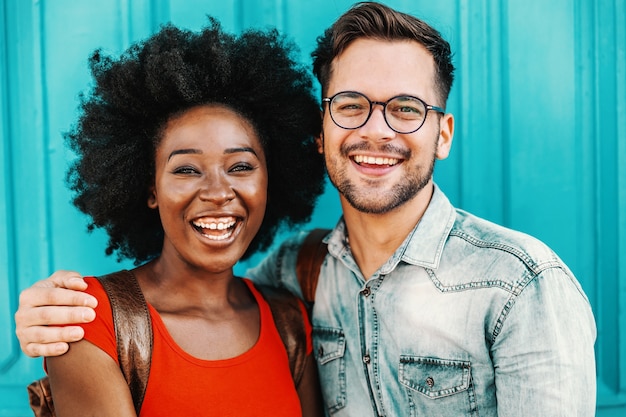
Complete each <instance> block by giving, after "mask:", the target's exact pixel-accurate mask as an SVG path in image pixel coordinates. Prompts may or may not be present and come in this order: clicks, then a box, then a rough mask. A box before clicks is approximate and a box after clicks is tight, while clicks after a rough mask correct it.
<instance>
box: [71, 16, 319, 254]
mask: <svg viewBox="0 0 626 417" xmlns="http://www.w3.org/2000/svg"><path fill="white" fill-rule="evenodd" d="M296 51H297V48H296V46H295V44H293V43H292V42H290V41H288V40H287V39H286V38H285V37H284V36H282V35H280V34H279V33H278V32H277V31H276V30H273V29H272V30H265V31H261V30H247V31H245V32H243V33H242V34H240V35H233V34H228V33H225V32H224V31H223V30H222V28H221V25H220V24H219V22H218V21H217V20H215V19H213V18H211V17H209V22H208V25H207V26H206V27H205V28H203V29H202V30H201V31H199V32H192V31H188V30H182V29H180V28H177V27H175V26H173V25H171V24H168V25H165V26H163V27H162V28H161V30H160V31H159V32H158V33H156V34H154V35H153V36H151V37H149V38H148V39H146V40H145V41H142V42H139V43H137V44H134V45H133V46H131V47H130V48H129V49H128V50H126V51H125V52H124V53H123V54H121V56H120V57H118V58H113V57H111V56H105V55H104V54H103V53H102V51H101V50H96V51H95V52H94V53H93V54H92V56H91V58H90V60H89V67H90V69H91V73H92V76H93V78H94V82H95V83H94V86H93V88H92V89H91V90H90V92H89V93H88V94H82V95H81V104H80V110H81V112H80V117H79V119H78V121H77V123H76V124H75V126H73V127H72V129H71V131H70V132H68V133H67V134H66V141H67V144H68V146H69V148H70V149H72V150H73V151H74V152H75V153H76V154H77V159H76V161H75V162H74V163H73V164H72V165H71V167H70V169H69V171H68V173H67V182H68V185H69V187H70V188H71V190H72V191H74V192H75V195H74V199H73V203H74V205H75V206H76V207H78V208H79V209H80V210H81V211H82V212H84V213H86V214H88V215H89V216H90V218H91V219H90V224H89V226H88V229H89V230H90V231H91V230H93V229H94V228H104V229H105V230H106V232H107V233H108V236H109V242H108V246H107V248H106V254H107V255H111V254H112V253H114V252H117V255H118V259H119V260H121V259H123V258H129V259H133V260H134V261H135V264H140V263H142V262H144V261H147V260H149V259H152V258H154V257H156V256H158V255H159V254H160V253H161V250H162V245H163V237H164V236H163V233H164V232H163V227H162V225H161V221H160V218H159V214H158V212H157V210H153V209H150V208H149V207H148V206H147V199H148V195H149V189H150V186H151V185H152V184H153V183H154V175H155V152H156V146H157V145H158V143H159V141H160V140H161V134H162V131H163V128H164V126H165V124H166V122H167V121H168V119H169V118H171V117H172V116H174V115H176V114H180V113H181V112H183V111H185V110H187V109H190V108H192V107H195V106H198V105H203V104H212V103H217V104H221V105H225V106H227V107H229V108H231V109H233V110H234V111H236V112H237V113H239V114H241V115H242V116H243V117H245V118H246V119H248V120H249V121H250V122H251V124H252V125H253V126H254V128H255V129H256V131H257V133H258V135H259V137H260V140H261V144H262V146H263V148H264V151H265V155H266V160H267V169H268V176H269V184H268V201H267V208H266V213H265V218H264V221H263V224H262V225H261V228H260V230H259V233H258V234H257V236H256V237H255V239H254V240H253V241H252V243H251V245H250V247H249V248H248V250H247V252H246V253H245V255H244V257H243V258H244V259H246V258H247V257H249V256H250V255H252V254H253V253H254V252H255V251H257V250H263V249H266V248H267V247H268V246H269V245H270V244H271V243H272V240H273V238H274V236H275V234H276V233H277V231H278V229H279V227H280V226H282V225H286V226H290V227H291V226H295V225H297V224H301V223H304V222H306V221H308V220H309V219H310V217H311V214H312V212H313V208H314V206H315V202H316V199H317V197H318V196H319V195H320V194H321V193H322V192H323V189H324V178H325V170H324V161H323V157H322V156H321V155H320V154H319V153H318V152H317V151H316V147H315V142H314V138H315V136H316V135H318V134H319V132H320V131H321V118H320V108H319V104H318V103H317V101H316V99H315V98H314V95H313V82H312V77H311V76H310V74H309V73H308V72H307V70H306V69H305V67H304V66H302V65H301V64H298V63H297V62H296V60H295V58H294V53H295V52H296Z"/></svg>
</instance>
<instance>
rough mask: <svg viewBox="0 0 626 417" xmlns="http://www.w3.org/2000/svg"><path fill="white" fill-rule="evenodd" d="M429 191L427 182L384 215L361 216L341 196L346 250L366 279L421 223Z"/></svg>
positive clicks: (429, 197)
mask: <svg viewBox="0 0 626 417" xmlns="http://www.w3.org/2000/svg"><path fill="white" fill-rule="evenodd" d="M433 191H434V186H433V184H432V182H431V183H429V185H427V186H426V187H424V188H423V189H422V190H421V191H420V192H419V193H418V194H417V195H416V196H415V197H414V198H413V199H412V200H410V201H407V202H406V203H404V204H403V205H401V206H399V207H397V208H395V209H394V210H392V211H390V212H388V213H385V214H369V213H363V212H361V211H358V210H356V209H355V208H354V207H352V206H351V205H350V204H349V203H348V202H347V201H346V200H345V199H344V198H343V197H341V206H342V208H343V216H344V220H345V223H346V229H347V232H348V237H349V242H350V249H351V251H352V255H353V256H354V259H355V260H356V263H357V265H358V266H359V268H360V269H361V273H362V274H363V276H364V277H365V279H366V280H367V279H369V278H370V277H371V276H372V275H373V274H374V272H376V271H377V270H378V269H379V268H380V267H381V266H382V265H383V264H384V263H385V262H387V260H388V259H389V258H390V257H391V255H393V253H394V252H395V251H396V250H397V249H398V248H399V247H400V245H401V244H402V242H404V240H405V239H406V237H407V236H408V235H409V233H410V232H411V230H413V228H414V227H415V225H416V224H417V223H418V222H419V221H420V220H421V218H422V216H423V215H424V212H425V211H426V208H427V207H428V204H429V203H430V199H431V197H432V195H433Z"/></svg>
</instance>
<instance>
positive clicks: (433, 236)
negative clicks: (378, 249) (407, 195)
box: [324, 184, 456, 274]
mask: <svg viewBox="0 0 626 417" xmlns="http://www.w3.org/2000/svg"><path fill="white" fill-rule="evenodd" d="M455 219H456V213H455V210H454V207H453V206H452V204H451V203H450V201H449V200H448V198H447V197H446V196H445V194H444V193H443V192H442V191H441V190H440V189H439V187H438V186H437V185H436V184H435V185H434V191H433V196H432V198H431V200H430V203H429V204H428V207H427V208H426V211H425V212H424V215H423V216H422V219H421V220H420V221H419V222H418V223H417V225H416V226H415V228H413V230H412V231H411V232H410V233H409V235H408V236H407V238H406V239H405V240H404V242H403V243H402V245H400V247H399V248H398V249H397V250H396V252H395V253H394V254H393V256H392V257H391V258H390V259H389V261H388V262H387V263H385V265H383V266H382V267H381V269H380V272H381V273H383V274H388V273H390V272H391V271H392V270H393V269H394V268H395V267H396V265H397V264H398V262H399V261H400V260H402V261H405V262H407V263H410V264H413V265H419V266H423V267H425V268H430V269H437V267H438V266H439V261H440V259H441V253H442V251H443V246H444V244H445V242H446V240H447V238H448V235H449V234H450V230H451V229H452V226H453V225H454V221H455ZM324 241H325V242H327V243H328V250H329V252H330V253H331V254H333V255H335V256H336V257H339V256H340V254H341V253H342V252H344V251H345V250H347V245H346V225H345V222H344V220H343V217H342V218H341V219H340V220H339V222H338V223H337V225H336V226H335V229H334V230H333V231H332V233H331V234H330V235H328V236H327V237H326V238H325V239H324Z"/></svg>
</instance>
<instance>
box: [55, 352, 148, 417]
mask: <svg viewBox="0 0 626 417" xmlns="http://www.w3.org/2000/svg"><path fill="white" fill-rule="evenodd" d="M46 365H47V369H48V376H49V378H50V388H51V390H52V398H53V401H54V407H55V411H56V415H57V417H67V416H77V417H78V416H80V417H83V416H87V415H89V416H111V417H113V416H115V417H136V416H137V415H136V413H135V409H134V406H133V400H132V397H131V394H130V389H129V388H128V385H127V384H126V380H125V379H124V376H123V375H122V371H121V370H120V367H119V366H118V365H117V363H116V362H115V361H114V360H113V358H111V357H110V356H109V355H108V354H107V353H105V352H104V351H103V350H101V349H100V348H98V347H97V346H95V345H93V344H91V343H90V342H87V341H80V342H75V343H71V344H70V348H69V350H68V352H67V353H66V354H65V355H62V356H57V357H51V358H47V359H46Z"/></svg>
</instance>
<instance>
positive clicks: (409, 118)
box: [330, 92, 427, 133]
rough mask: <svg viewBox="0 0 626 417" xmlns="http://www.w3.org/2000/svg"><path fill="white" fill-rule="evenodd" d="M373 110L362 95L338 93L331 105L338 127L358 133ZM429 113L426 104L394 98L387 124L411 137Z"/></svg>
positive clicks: (408, 97)
mask: <svg viewBox="0 0 626 417" xmlns="http://www.w3.org/2000/svg"><path fill="white" fill-rule="evenodd" d="M377 104H379V103H377ZM372 106H373V104H372V102H371V101H370V100H369V99H368V98H367V97H365V96H364V95H363V94H361V93H356V92H345V93H339V94H337V95H336V96H334V97H333V99H332V100H331V102H330V115H331V116H332V118H333V121H334V122H335V123H336V124H337V125H338V126H340V127H343V128H344V129H357V128H359V127H361V126H363V125H364V124H365V123H366V122H367V120H368V118H369V116H370V114H371V112H372ZM426 111H427V110H426V106H425V104H424V103H423V102H422V101H421V100H419V99H418V98H416V97H411V96H399V97H394V98H392V99H391V100H389V101H388V102H387V103H386V105H385V120H386V121H387V124H389V127H390V128H392V129H393V130H395V131H396V132H399V133H410V132H414V131H416V130H417V129H419V128H420V127H421V126H422V124H423V123H424V118H425V117H426Z"/></svg>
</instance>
